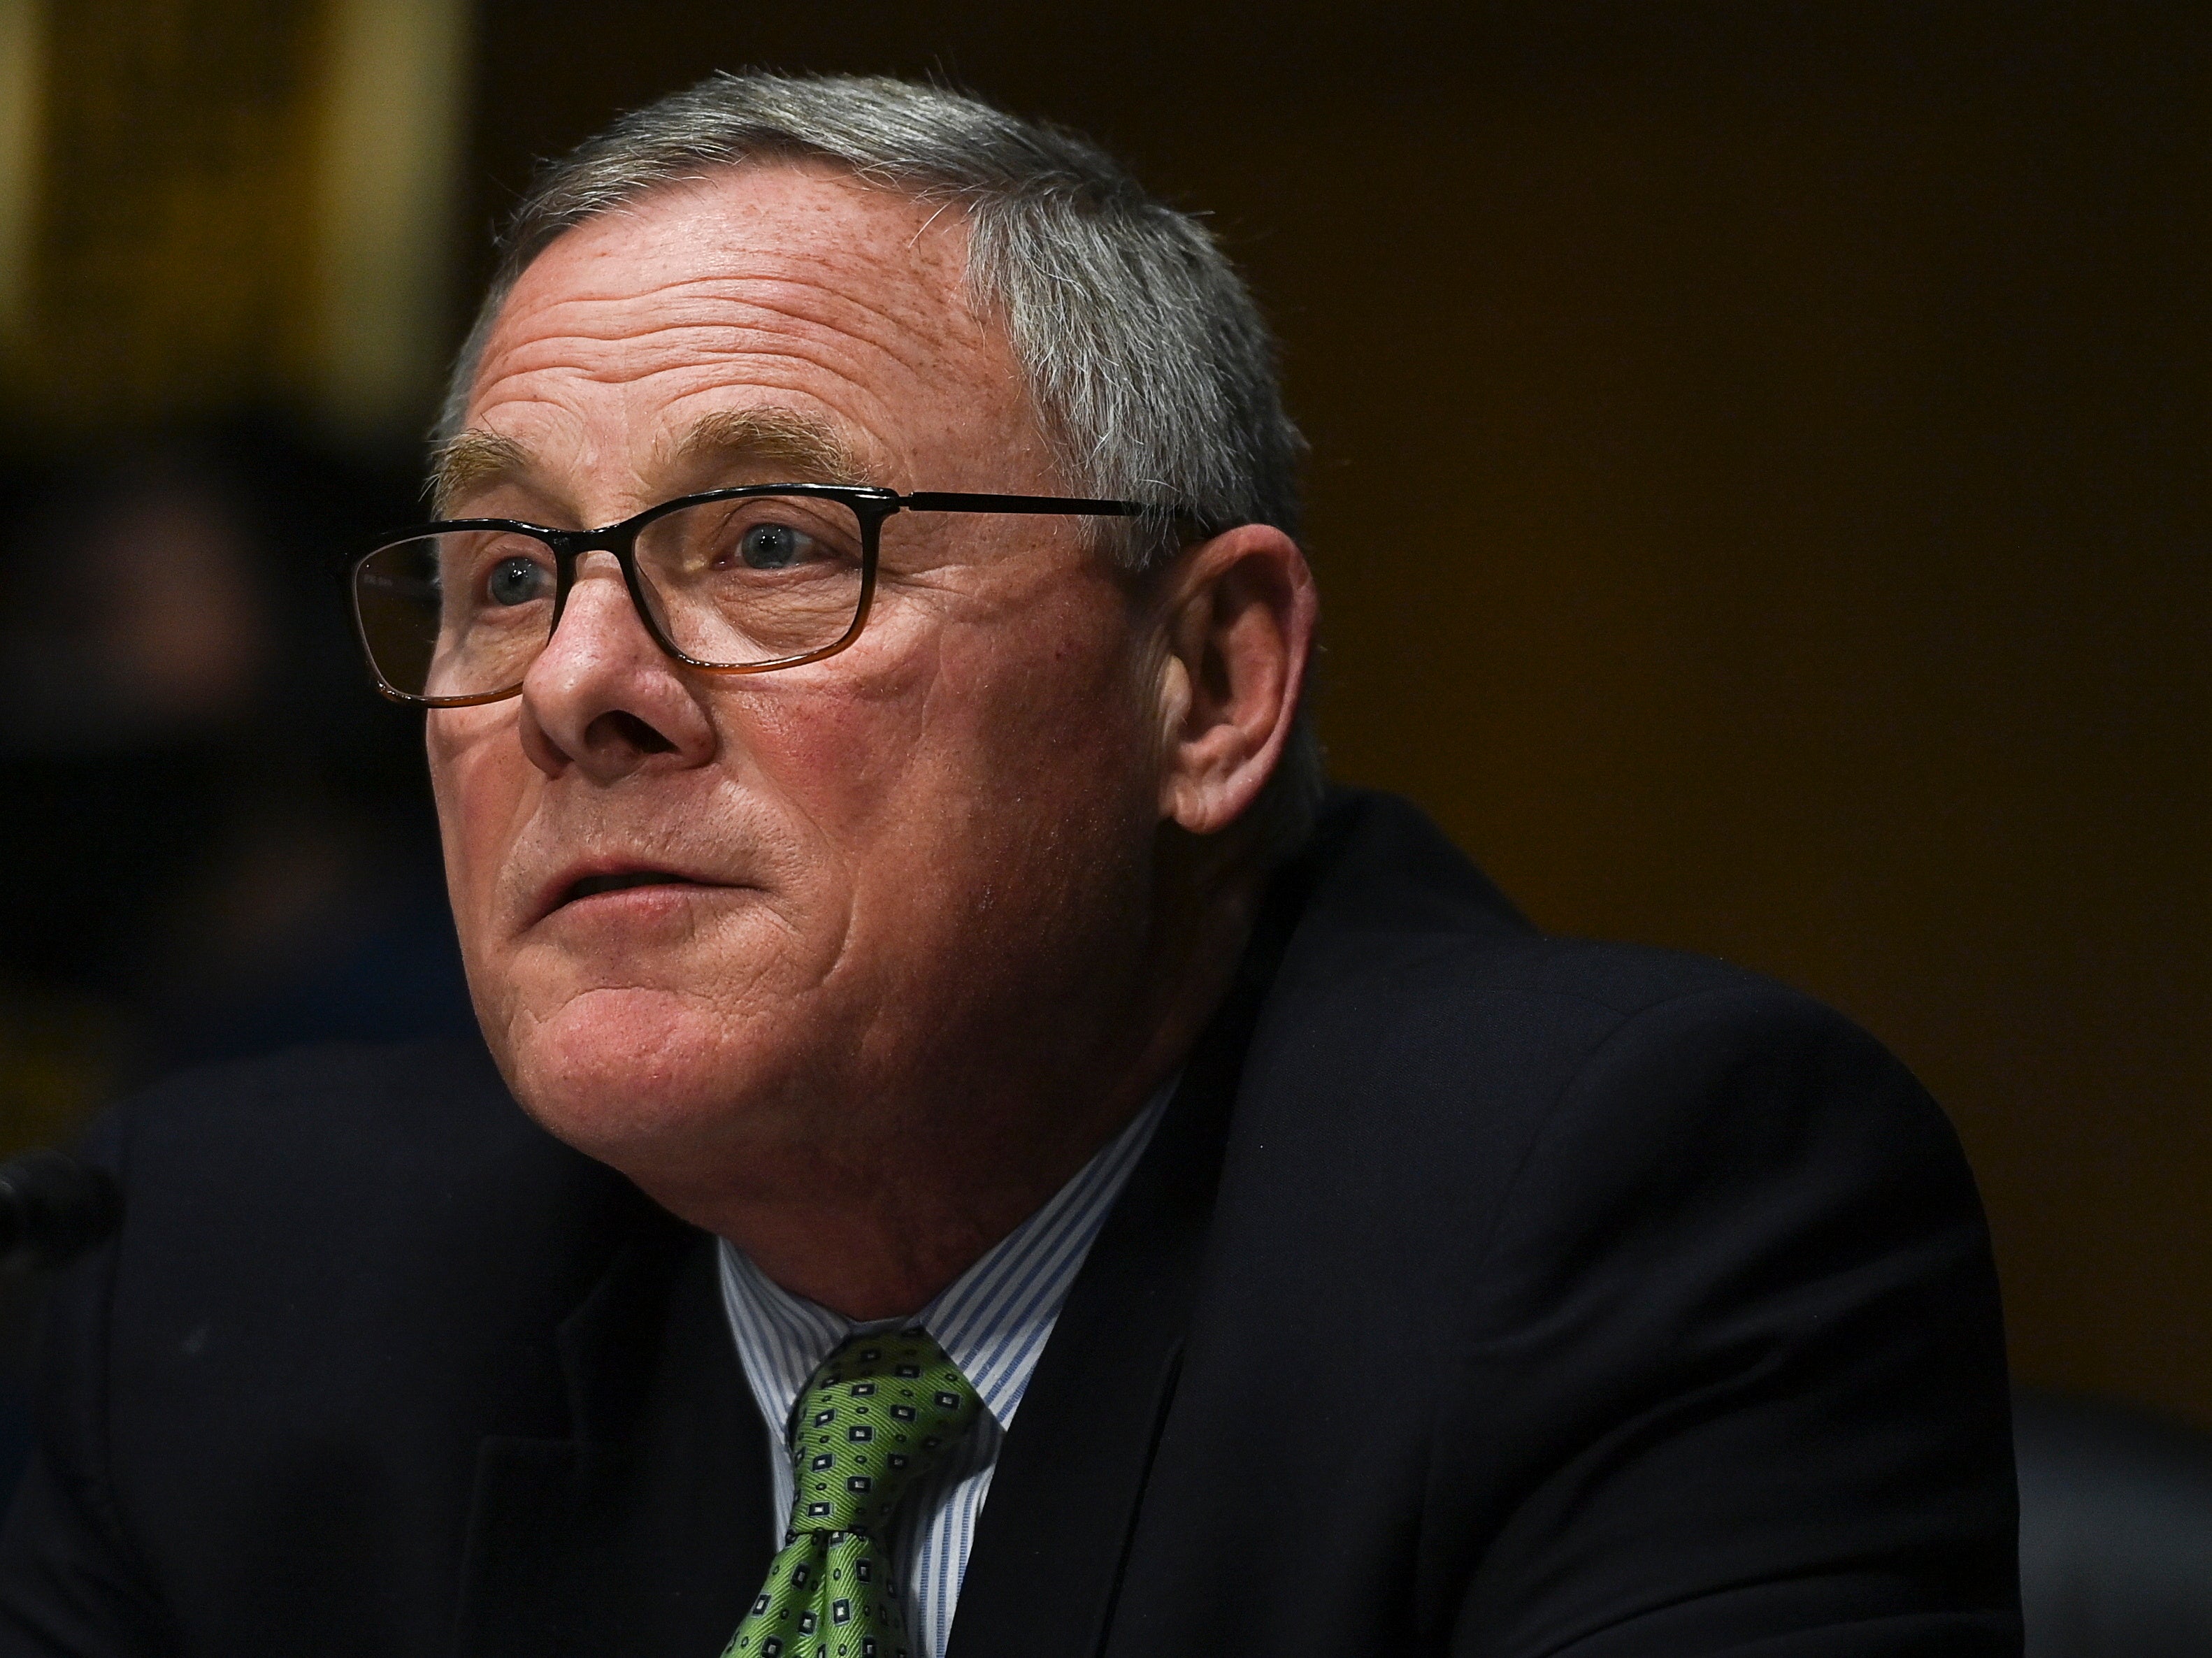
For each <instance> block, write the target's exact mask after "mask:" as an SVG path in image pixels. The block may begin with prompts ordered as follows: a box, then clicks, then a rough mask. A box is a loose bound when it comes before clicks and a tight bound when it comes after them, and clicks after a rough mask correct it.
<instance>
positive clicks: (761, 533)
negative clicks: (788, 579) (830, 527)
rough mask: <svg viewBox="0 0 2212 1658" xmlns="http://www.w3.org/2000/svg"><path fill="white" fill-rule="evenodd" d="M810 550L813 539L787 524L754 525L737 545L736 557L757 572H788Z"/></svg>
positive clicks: (800, 561)
mask: <svg viewBox="0 0 2212 1658" xmlns="http://www.w3.org/2000/svg"><path fill="white" fill-rule="evenodd" d="M813 550H814V537H812V536H810V535H808V534H807V533H806V532H805V531H803V530H794V529H793V528H792V527H791V525H788V524H756V525H753V526H752V528H750V530H747V531H745V533H744V537H743V538H742V539H741V540H740V541H739V542H738V557H740V558H742V559H744V562H745V563H746V564H747V565H748V566H749V567H750V568H753V569H756V570H787V569H789V568H791V567H792V566H793V565H794V564H803V563H805V562H806V560H807V558H808V557H809V556H811V554H812V552H813Z"/></svg>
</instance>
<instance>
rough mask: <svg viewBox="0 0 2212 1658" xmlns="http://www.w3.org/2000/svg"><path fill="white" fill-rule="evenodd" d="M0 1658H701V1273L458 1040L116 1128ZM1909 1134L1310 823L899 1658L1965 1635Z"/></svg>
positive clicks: (1897, 1109) (1982, 1424) (736, 1604)
mask: <svg viewBox="0 0 2212 1658" xmlns="http://www.w3.org/2000/svg"><path fill="white" fill-rule="evenodd" d="M94 1144H95V1146H96V1148H97V1151H98V1155H100V1157H104V1158H105V1159H106V1160H107V1161H109V1162H110V1163H112V1165H113V1166H114V1167H115V1168H116V1169H118V1170H119V1171H120V1173H121V1175H122V1177H123V1179H124V1181H125V1185H126V1187H127V1191H128V1200H129V1204H130V1211H129V1219H128V1223H127V1224H126V1227H125V1232H124V1235H123V1236H122V1238H121V1240H120V1242H119V1243H118V1245H116V1246H114V1247H111V1248H107V1249H106V1250H105V1251H104V1252H102V1253H101V1254H100V1255H99V1256H97V1257H96V1258H94V1259H92V1260H89V1261H88V1262H87V1263H85V1264H83V1265H82V1266H80V1267H78V1268H76V1269H73V1271H72V1272H71V1273H70V1275H69V1277H68V1278H67V1279H66V1281H65V1282H64V1284H62V1285H61V1286H60V1288H59V1291H58V1296H57V1297H56V1302H55V1305H54V1308H53V1313H52V1321H51V1330H50V1333H49V1357H48V1360H47V1365H48V1368H47V1370H46V1378H45V1383H44V1386H45V1394H44V1400H43V1404H42V1407H41V1408H42V1411H43V1424H42V1438H41V1443H40V1450H39V1453H38V1458H37V1461H36V1464H35V1466H34V1467H33V1472H32V1473H31V1475H30V1477H29V1479H28V1482H27V1485H26V1486H25V1488H24V1490H23V1491H22V1494H21V1497H20V1498H19V1500H18V1502H17V1503H16V1505H15V1509H14V1511H13V1514H12V1515H11V1517H10V1519H9V1523H8V1527H7V1530H6V1533H5V1535H4V1539H0V1653H4V1654H7V1655H15V1654H54V1653H71V1654H82V1655H101V1658H106V1655H123V1654H131V1655H142V1654H152V1653H164V1654H167V1653H178V1654H195V1655H199V1654H204V1655H209V1658H252V1655H260V1654H267V1655H271V1658H278V1655H282V1658H305V1655H314V1658H339V1655H345V1654H356V1653H358V1654H408V1655H414V1654H426V1655H427V1654H444V1653H451V1652H459V1653H465V1654H471V1655H486V1658H489V1655H500V1658H508V1655H511V1658H565V1655H586V1654H589V1655H609V1658H612V1655H635V1658H715V1655H716V1654H718V1653H719V1652H720V1647H721V1643H723V1641H724V1640H725V1639H726V1637H727V1636H728V1635H729V1634H730V1632H731V1631H732V1630H733V1629H734V1628H735V1626H736V1625H737V1623H738V1619H739V1616H740V1615H741V1613H742V1612H743V1610H744V1606H745V1604H746V1601H747V1600H748V1599H749V1598H750V1595H751V1594H753V1593H754V1591H755V1589H756V1588H757V1585H758V1583H759V1581H760V1579H761V1576H762V1575H763V1570H764V1568H765V1566H766V1564H767V1562H768V1559H769V1553H770V1549H771V1545H772V1542H773V1541H774V1539H773V1536H772V1531H773V1522H772V1521H771V1517H770V1516H769V1514H768V1512H767V1509H768V1504H769V1495H768V1493H769V1470H768V1468H767V1467H766V1466H765V1462H764V1452H763V1431H762V1428H761V1424H760V1421H759V1418H758V1417H757V1413H756V1412H755V1409H754V1406H753V1405H752V1403H751V1400H750V1395H749V1394H748V1392H747V1389H746V1387H745V1384H744V1380H743V1377H742V1375H741V1373H740V1371H739V1370H738V1363H737V1360H736V1357H735V1354H734V1351H733V1348H732V1343H731V1340H730V1338H729V1335H728V1333H727V1331H726V1327H725V1326H724V1324H723V1321H722V1315H721V1312H720V1303H719V1300H718V1298H717V1293H716V1286H715V1279H714V1262H713V1256H712V1250H711V1247H710V1243H711V1241H710V1240H709V1239H708V1238H707V1237H705V1236H702V1235H701V1234H699V1233H697V1232H695V1231H693V1230H690V1229H689V1228H687V1227H685V1226H684V1225H682V1224H678V1223H677V1222H675V1221H673V1220H671V1218H668V1217H667V1216H666V1215H665V1214H663V1213H661V1212H659V1211H658V1210H656V1209H655V1208H654V1207H653V1206H652V1205H650V1204H649V1203H647V1202H646V1201H645V1200H644V1199H642V1198H641V1196H640V1195H639V1194H638V1193H636V1192H635V1190H634V1189H633V1188H632V1187H629V1185H628V1184H627V1183H625V1182H624V1181H622V1180H621V1179H619V1178H617V1176H615V1175H612V1174H611V1173H610V1172H608V1171H607V1170H606V1169H603V1168H601V1167H599V1165H597V1164H594V1163H591V1162H589V1161H587V1160H586V1159H585V1158H583V1157H580V1156H578V1155H576V1154H574V1153H573V1152H571V1151H568V1150H567V1149H566V1148H564V1147H562V1145H558V1144H556V1143H555V1142H554V1141H552V1140H551V1139H548V1138H547V1137H546V1136H545V1135H544V1134H543V1133H540V1132H539V1131H538V1129H537V1128H535V1127H532V1125H531V1124H530V1123H529V1122H528V1121H526V1120H525V1119H524V1117H523V1116H522V1115H521V1114H520V1112H519V1111H518V1110H517V1109H516V1108H515V1107H514V1106H513V1103H512V1102H510V1101H509V1100H508V1099H507V1096H506V1095H505V1094H504V1092H503V1091H502V1090H501V1087H500V1085H499V1084H498V1082H497V1080H496V1078H495V1076H494V1074H493V1072H491V1070H490V1068H489V1065H488V1063H487V1062H486V1061H485V1060H484V1059H483V1056H482V1055H481V1054H478V1053H476V1052H474V1051H470V1050H465V1049H463V1048H450V1049H448V1048H429V1047H416V1048H398V1049H389V1050H377V1049H368V1048H352V1049H338V1050H329V1049H326V1050H321V1051H318V1052H307V1053H300V1054H291V1055H288V1056H283V1057H280V1058H277V1059H274V1060H268V1061H264V1062H260V1063H256V1064H252V1065H246V1066H239V1067H235V1068H232V1069H228V1070H224V1071H219V1072H205V1073H202V1074H199V1075H197V1076H194V1077H190V1078H184V1079H181V1080H179V1081H177V1082H175V1083H173V1084H169V1085H168V1086H167V1087H165V1088H163V1089H161V1090H157V1091H156V1092H155V1093H154V1094H152V1095H150V1096H147V1097H145V1098H143V1099H141V1100H139V1101H137V1102H135V1103H133V1104H131V1105H130V1106H127V1107H125V1108H123V1109H121V1110H120V1111H118V1113H116V1114H114V1115H113V1116H112V1118H111V1119H110V1120H109V1121H107V1122H106V1124H105V1125H104V1126H103V1127H101V1128H100V1130H99V1131H98V1133H97V1134H96V1136H95V1139H94ZM2008 1434H2009V1428H2008V1418H2007V1401H2006V1394H2005V1376H2004V1362H2003V1356H2002V1344H2001V1337H2000V1332H1999V1327H1998V1315H1997V1302H1996V1285H1995V1283H1994V1281H1993V1278H1992V1273H1991V1270H1990V1256H1989V1250H1988V1245H1987V1241H1986V1238H1985V1236H1984V1230H1983V1224H1982V1220H1981V1216H1980V1214H1979V1212H1978V1207H1977V1204H1976V1199H1975V1195H1974V1191H1973V1187H1972V1181H1971V1180H1970V1179H1969V1176H1968V1175H1967V1172H1966V1167H1965V1164H1964V1163H1963V1162H1962V1161H1961V1159H1960V1153H1959V1149H1958V1146H1957V1145H1956V1143H1955V1142H1954V1139H1953V1137H1952V1135H1951V1133H1950V1130H1949V1129H1948V1127H1947V1126H1946V1124H1945V1122H1944V1121H1943V1119H1942V1115H1941V1114H1939V1113H1938V1112H1937V1110H1936V1108H1935V1107H1934V1106H1933V1105H1932V1104H1931V1103H1930V1102H1929V1100H1928V1098H1927V1097H1926V1096H1925V1095H1924V1094H1923V1092H1922V1091H1921V1090H1920V1089H1919V1088H1918V1087H1917V1085H1916V1084H1914V1082H1913V1080H1912V1078H1911V1077H1910V1076H1908V1075H1907V1074H1906V1073H1905V1071H1904V1070H1903V1069H1902V1068H1901V1067H1900V1066H1899V1065H1898V1064H1897V1063H1896V1062H1895V1061H1894V1060H1892V1059H1891V1058H1890V1057H1889V1056H1888V1055H1887V1054H1884V1053H1883V1051H1882V1050H1881V1048H1879V1047H1877V1046H1876V1045H1875V1043H1874V1042H1871V1041H1870V1040H1869V1039H1868V1038H1867V1037H1866V1036H1864V1035H1861V1034H1860V1033H1859V1032H1858V1031H1857V1030H1856V1029H1853V1028H1852V1027H1851V1026H1850V1025H1849V1024H1847V1023H1844V1021H1843V1020H1842V1019H1840V1018H1838V1017H1836V1016H1835V1015H1834V1014H1832V1013H1830V1012H1828V1011H1825V1010H1823V1009H1822V1008H1820V1007H1819V1006H1817V1005H1814V1004H1813V1003H1811V1002H1809V1001H1808V1000H1806V999H1804V998H1803V997H1802V996H1799V995H1796V994H1795V993H1791V992H1790V991H1788V990H1785V989H1782V988H1780V987H1777V986H1775V985H1772V984H1770V983H1768V982H1765V981H1762V980H1759V979H1757V978H1754V977H1753V976H1751V975H1748V974H1745V973H1742V972H1740V971H1737V970H1735V969H1730V968H1728V967H1724V966H1721V965H1718V964H1717V963H1708V962H1702V961H1697V960H1692V959H1688V958H1685V957H1677V956H1671V955H1665V954H1661V953H1658V952H1654V951H1649V950H1630V949H1620V948H1613V947H1608V946H1603V945H1594V944H1581V943H1571V942H1564V941H1560V940H1556V939H1551V938H1543V937H1541V936H1540V935H1538V934H1537V933H1536V932H1534V931H1532V930H1531V929H1530V928H1529V927H1528V925H1527V924H1526V923H1525V922H1523V921H1522V920H1521V919H1520V918H1519V917H1518V916H1517V915H1516V914H1515V913H1514V912H1513V910H1512V908H1510V906H1509V905H1508V904H1507V903H1506V902H1504V900H1503V899H1502V898H1500V897H1499V896H1498V894H1497V893H1496V892H1495V891H1494V890H1492V888H1491V887H1490V885H1489V884H1487V883H1486V882H1485V881H1484V879H1483V878H1482V877H1481V876H1480V875H1479V874H1478V873H1477V872H1475V871H1474V868H1473V867H1472V866H1471V865H1468V863H1467V862H1466V861H1465V860H1464V859H1462V857H1461V856H1460V855H1459V854H1458V853H1456V852H1455V851H1454V850H1453V849H1452V848H1451V847H1450V846H1449V845H1448V844H1447V843H1446V842H1445V841H1443V838H1442V837H1441V836H1440V835H1438V834H1437V832H1436V830H1435V829H1433V828H1432V827H1431V826H1430V825H1429V824H1428V823H1426V822H1425V820H1424V819H1422V818H1421V817H1419V815H1418V814H1417V813H1415V812H1414V811H1412V810H1411V809H1410V808H1408V807H1407V806H1405V805H1402V804H1401V803H1397V802H1395V801H1392V800H1389V799H1384V798H1381V797H1373V796H1368V797H1346V798H1340V799H1338V801H1337V802H1336V803H1335V805H1334V807H1333V809H1332V811H1331V812H1330V814H1329V815H1328V819H1327V821H1326V823H1325V825H1324V829H1323V830H1322V834H1321V835H1319V836H1318V837H1317V841H1316V847H1315V848H1314V850H1313V851H1312V853H1310V855H1309V856H1308V857H1307V858H1306V859H1304V861H1303V863H1302V864H1301V865H1299V866H1297V868H1295V869H1293V870H1292V871H1291V872H1289V873H1288V874H1287V875H1286V876H1285V878H1283V880H1282V881H1281V882H1280V883H1279V886H1278V890H1277V893H1276V896H1275V898H1274V900H1273V905H1272V908H1271V909H1270V912H1269V919H1268V920H1267V922H1266V923H1264V924H1263V926H1262V928H1261V938H1260V939H1259V940H1258V941H1257V942H1256V943H1255V947H1254V950H1253V951H1252V954H1251V957H1250V958H1249V962H1248V969H1247V972H1246V974H1245V975H1244V978H1243V981H1242V982H1241V983H1240V986H1239V988H1238V990H1237V993H1235V994H1234V995H1233V996H1232V998H1231V1001H1230V1003H1229V1005H1227V1006H1226V1007H1225V1010H1224V1011H1223V1012H1222V1013H1221V1015H1220V1016H1219V1017H1218V1018H1217V1019H1216V1020H1215V1022H1214V1024H1213V1026H1212V1028H1211V1029H1210V1030H1209V1032H1208V1034H1207V1035H1206V1037H1205V1038H1204V1039H1203V1040H1202V1042H1201V1043H1200V1047H1199V1049H1198V1050H1197V1052H1196V1053H1195V1054H1194V1056H1193V1058H1192V1060H1191V1062H1190V1064H1189V1065H1188V1067H1187V1069H1186V1072H1185V1078H1184V1081H1183V1084H1182V1088H1181V1090H1179V1092H1178V1094H1177V1096H1176V1100H1175V1102H1174V1103H1173V1105H1172V1107H1171V1108H1170V1111H1169V1113H1168V1114H1167V1116H1166V1118H1165V1119H1164V1121H1163V1125H1162V1127H1161V1129H1160V1132H1159V1134H1158V1139H1156V1140H1155V1142H1154V1143H1153V1145H1152V1148H1151V1150H1150V1151H1149V1152H1148V1153H1147V1154H1146V1158H1145V1160H1144V1162H1143V1163H1141V1164H1140V1165H1139V1169H1138V1170H1137V1172H1136V1174H1135V1175H1133V1178H1132V1181H1131V1183H1130V1185H1129V1186H1128V1187H1127V1190H1126V1192H1125V1193H1124V1194H1123V1196H1122V1198H1121V1200H1120V1202H1119V1204H1118V1205H1117V1206H1116V1208H1115V1212H1114V1213H1113V1215H1112V1217H1111V1218H1110V1220H1109V1223H1108V1225H1107V1228H1106V1230H1105V1231H1104V1232H1103V1235H1102V1236H1100V1238H1099V1240H1098V1242H1097V1247H1096V1248H1095V1250H1094V1251H1093V1253H1092V1254H1091V1259H1090V1260H1089V1261H1088V1263H1087V1264H1086V1266H1085V1268H1084V1271H1083V1272H1082V1275H1081V1277H1080V1278H1079V1281H1078V1283H1077V1284H1076V1286H1075V1288H1074V1291H1073V1294H1072V1295H1071V1297H1070V1299H1069V1301H1068V1303H1067V1306H1066V1310H1065V1312H1064V1313H1063V1314H1062V1315H1061V1318H1060V1323H1059V1326H1058V1327H1057V1330H1056V1331H1055V1333H1054V1336H1053V1338H1052V1340H1051V1343H1050V1345H1049V1346H1048V1349H1047V1351H1046V1352H1045V1354H1044V1357H1043V1360H1042V1364H1041V1365H1040V1367H1039V1369H1038V1370H1037V1373H1036V1379H1035V1381H1034V1382H1033V1384H1032V1385H1031V1388H1030V1392H1029V1394H1028V1395H1027V1398H1026V1400H1025V1401H1024V1405H1023V1407H1022V1412H1021V1415H1020V1417H1019V1418H1018V1421H1017V1424H1016V1425H1015V1428H1014V1430H1013V1431H1012V1434H1011V1435H1010V1436H1008V1439H1007V1442H1006V1448H1005V1455H1004V1459H1003V1461H1001V1463H1000V1469H999V1473H998V1474H997V1477H996V1480H995V1483H994V1485H993V1487H992V1491H991V1499H990V1503H989V1504H988V1506H987V1508H986V1509H985V1510H984V1513H983V1516H982V1521H981V1527H980V1530H979V1533H978V1535H977V1538H976V1540H975V1551H974V1554H973V1556H972V1558H971V1561H970V1564H969V1570H968V1576H967V1580H966V1583H965V1587H964V1588H963V1593H962V1595H961V1599H960V1603H959V1611H958V1616H957V1621H956V1624H955V1626H954V1631H953V1635H952V1652H953V1658H1074V1655H1079V1654H1091V1653H1095V1652H1098V1651H1101V1650H1102V1649H1103V1650H1104V1651H1107V1652H1109V1653H1113V1654H1116V1655H1128V1658H1139V1655H1169V1654H1192V1655H1197V1654H1208V1655H1215V1654H1255V1655H1257V1654H1267V1655H1316V1658H1320V1655H1330V1658H1336V1655H1347V1654H1352V1655H1357V1654H1370V1653H1373V1654H1383V1653H1388V1654H1422V1653H1452V1654H1465V1655H1476V1654H1480V1655H1496V1658H1509V1655H1510V1658H1533V1655H1536V1654H1572V1655H1575V1658H1627V1655H1639V1658H1644V1655H1662V1654H1664V1655H1682V1654H1718V1653H1729V1654H1735V1655H1741V1658H1753V1655H1758V1658H1814V1655H1820V1658H1829V1655H1834V1658H1843V1655H1850V1658H1873V1655H1877V1654H1885V1655H1905V1654H1913V1655H1927V1658H1939V1655H1940V1658H1974V1655H1984V1654H2000V1653H2014V1652H2017V1651H2018V1639H2019V1637H2018V1633H2017V1614H2016V1609H2015V1599H2016V1593H2015V1577H2014V1573H2015V1568H2014V1544H2013V1530H2014V1523H2015V1522H2014V1497H2013V1480H2012V1472H2011V1459H2010V1455H2009V1442H2008Z"/></svg>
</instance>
